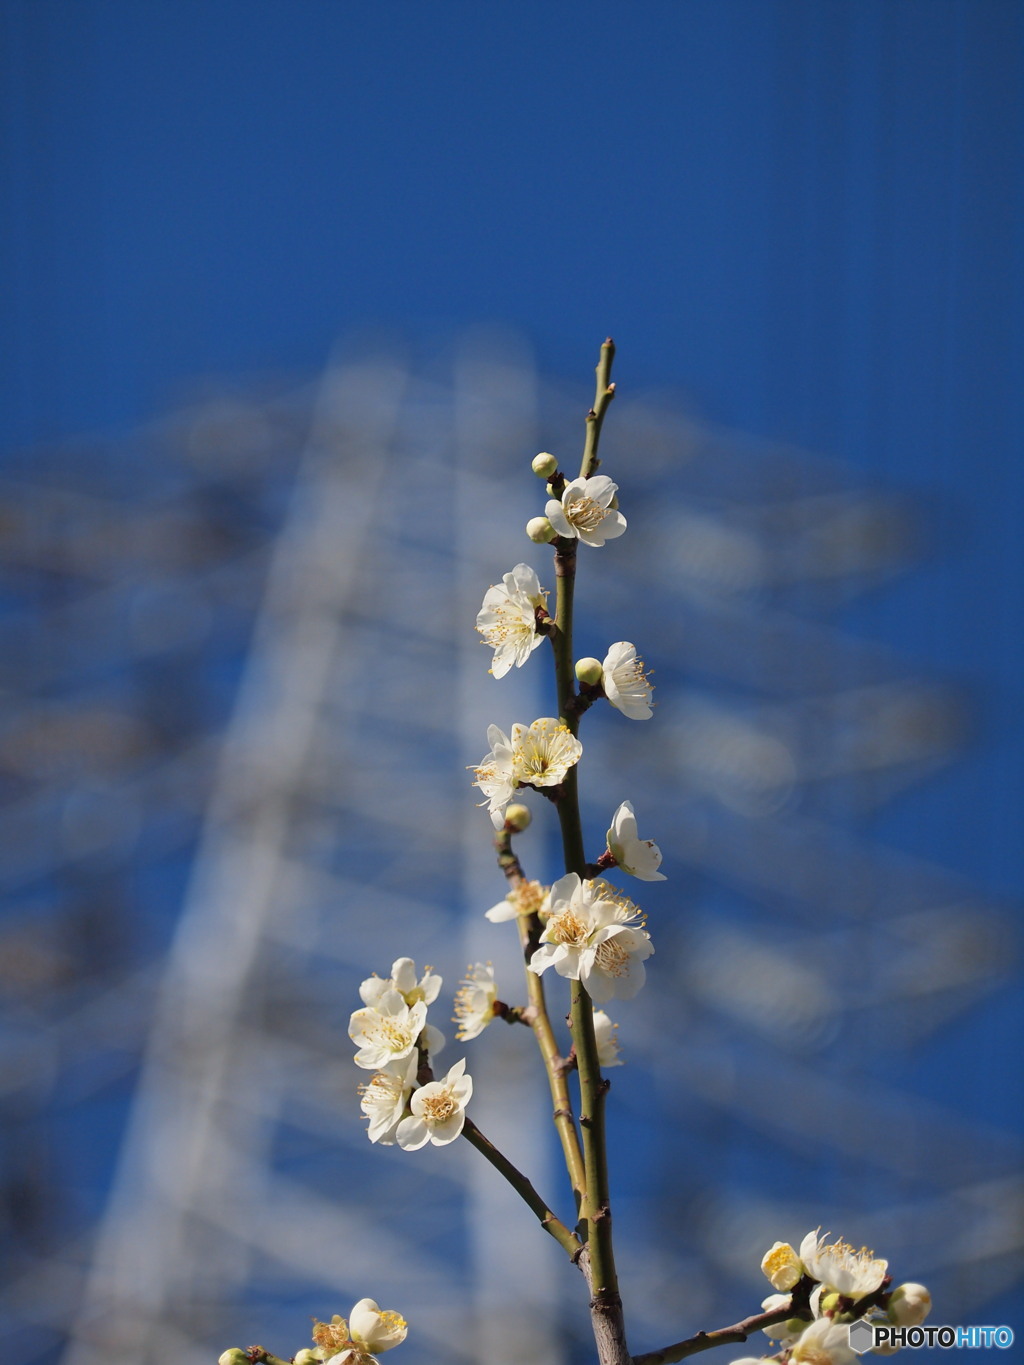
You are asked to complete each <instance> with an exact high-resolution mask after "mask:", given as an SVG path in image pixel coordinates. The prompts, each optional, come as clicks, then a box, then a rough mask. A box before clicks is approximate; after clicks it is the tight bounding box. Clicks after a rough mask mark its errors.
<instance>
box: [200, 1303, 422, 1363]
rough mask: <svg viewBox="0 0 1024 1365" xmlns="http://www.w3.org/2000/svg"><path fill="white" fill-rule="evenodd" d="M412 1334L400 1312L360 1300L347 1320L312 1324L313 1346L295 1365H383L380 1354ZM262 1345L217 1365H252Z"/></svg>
mask: <svg viewBox="0 0 1024 1365" xmlns="http://www.w3.org/2000/svg"><path fill="white" fill-rule="evenodd" d="M408 1334H409V1325H408V1323H407V1322H406V1321H405V1318H403V1317H402V1315H401V1314H400V1313H396V1312H395V1311H394V1310H393V1309H391V1308H381V1307H380V1306H379V1305H378V1304H377V1303H376V1301H375V1300H374V1299H360V1300H359V1302H358V1303H357V1304H355V1305H354V1307H353V1309H352V1311H351V1313H350V1314H349V1315H348V1320H347V1321H346V1320H345V1318H343V1317H341V1316H340V1314H338V1313H335V1315H334V1317H332V1318H331V1320H330V1322H314V1323H313V1340H314V1342H315V1343H316V1345H314V1346H309V1347H306V1348H305V1349H303V1350H301V1351H298V1352H296V1354H295V1356H294V1357H293V1361H294V1365H323V1362H326V1365H380V1363H379V1361H378V1360H377V1356H378V1355H383V1354H384V1352H385V1351H390V1350H391V1348H392V1347H393V1346H400V1345H401V1344H402V1342H403V1341H404V1340H405V1338H406V1337H407V1336H408ZM260 1351H262V1348H261V1347H259V1346H254V1347H251V1348H250V1349H249V1350H248V1351H243V1350H241V1349H240V1348H239V1347H237V1346H235V1347H233V1348H232V1349H231V1350H229V1351H225V1352H224V1353H223V1354H222V1355H221V1357H220V1359H219V1360H218V1362H217V1365H252V1361H253V1360H259V1359H266V1356H265V1355H257V1354H256V1353H257V1352H260Z"/></svg>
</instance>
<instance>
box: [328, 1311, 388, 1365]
mask: <svg viewBox="0 0 1024 1365" xmlns="http://www.w3.org/2000/svg"><path fill="white" fill-rule="evenodd" d="M408 1333H409V1328H408V1324H407V1323H406V1321H405V1319H404V1318H403V1317H402V1316H401V1314H399V1313H395V1312H393V1311H392V1310H391V1309H389V1308H385V1309H381V1308H379V1307H378V1306H377V1304H376V1302H375V1301H374V1300H373V1299H360V1300H359V1302H358V1303H357V1304H356V1305H355V1307H354V1308H353V1309H352V1312H351V1313H350V1314H349V1320H348V1322H346V1321H345V1319H344V1318H343V1317H340V1316H339V1315H338V1314H337V1313H335V1315H334V1317H333V1318H332V1319H331V1321H330V1322H318V1323H316V1324H315V1325H314V1327H313V1340H314V1341H315V1342H316V1343H317V1345H318V1349H317V1351H316V1352H315V1353H314V1354H316V1355H318V1356H320V1357H321V1359H323V1358H326V1359H327V1360H328V1365H378V1362H377V1357H376V1355H374V1352H375V1351H376V1352H379V1353H380V1354H383V1353H384V1352H385V1351H390V1350H391V1348H392V1347H393V1346H399V1345H401V1343H402V1342H403V1341H404V1340H405V1338H406V1336H407V1335H408Z"/></svg>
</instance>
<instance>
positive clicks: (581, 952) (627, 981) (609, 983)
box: [530, 872, 654, 1005]
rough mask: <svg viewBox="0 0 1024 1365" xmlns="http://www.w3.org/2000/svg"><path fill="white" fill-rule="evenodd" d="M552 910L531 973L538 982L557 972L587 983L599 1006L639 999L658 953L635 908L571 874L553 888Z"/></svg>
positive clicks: (608, 889)
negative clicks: (547, 973) (614, 1000)
mask: <svg viewBox="0 0 1024 1365" xmlns="http://www.w3.org/2000/svg"><path fill="white" fill-rule="evenodd" d="M548 904H549V908H550V912H551V913H550V918H549V919H548V922H547V924H546V925H545V927H544V932H543V933H542V934H541V936H540V947H539V948H538V949H537V951H536V952H535V953H534V954H533V957H532V958H531V959H530V971H531V972H536V973H537V975H538V976H539V975H540V974H541V973H542V972H545V971H547V969H548V968H549V967H554V969H555V971H556V972H557V973H558V975H559V976H564V977H568V978H569V980H570V981H582V983H583V985H584V986H585V987H586V988H587V992H588V993H589V995H590V998H591V999H592V1000H595V1001H596V1002H597V1003H598V1004H599V1005H603V1004H604V1003H605V1002H606V1001H608V1000H611V999H612V998H613V997H617V998H618V999H620V1000H629V999H631V998H632V997H633V996H634V995H636V993H637V991H638V990H639V989H640V987H641V986H642V985H643V984H644V980H645V977H646V970H645V968H644V959H645V958H648V957H650V955H651V954H652V953H653V952H654V947H653V945H652V943H651V939H650V935H649V934H648V933H647V931H646V930H645V929H642V928H641V927H640V923H641V922H642V919H643V917H642V915H641V914H640V911H639V910H638V909H637V908H636V906H635V905H634V904H633V902H632V901H631V900H628V899H627V898H626V897H625V896H622V895H620V894H619V892H617V891H616V890H615V888H614V887H612V886H609V885H608V883H607V882H604V881H594V882H584V881H581V880H580V878H579V877H578V876H577V875H576V873H575V872H570V873H568V874H567V875H566V876H564V877H560V878H559V879H558V881H557V882H555V883H554V885H553V886H552V888H551V893H550V896H549V898H548Z"/></svg>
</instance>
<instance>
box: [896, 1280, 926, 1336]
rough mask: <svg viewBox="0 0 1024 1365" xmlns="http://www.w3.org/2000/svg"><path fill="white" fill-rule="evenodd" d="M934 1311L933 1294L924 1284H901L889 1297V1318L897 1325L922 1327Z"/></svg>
mask: <svg viewBox="0 0 1024 1365" xmlns="http://www.w3.org/2000/svg"><path fill="white" fill-rule="evenodd" d="M931 1311H932V1296H931V1295H930V1294H929V1293H928V1290H927V1289H925V1287H924V1285H923V1284H914V1283H908V1284H899V1285H897V1286H896V1288H895V1289H894V1290H893V1291H892V1295H891V1296H890V1298H889V1308H888V1313H889V1319H890V1321H891V1322H894V1323H895V1324H896V1326H897V1327H920V1325H921V1323H922V1322H924V1320H925V1318H926V1317H927V1316H928V1314H929V1313H930V1312H931Z"/></svg>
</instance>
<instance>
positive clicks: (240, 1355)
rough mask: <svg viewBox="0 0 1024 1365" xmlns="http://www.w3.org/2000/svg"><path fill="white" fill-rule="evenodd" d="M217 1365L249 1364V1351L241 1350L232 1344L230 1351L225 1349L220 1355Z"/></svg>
mask: <svg viewBox="0 0 1024 1365" xmlns="http://www.w3.org/2000/svg"><path fill="white" fill-rule="evenodd" d="M217 1365H250V1357H249V1352H248V1351H243V1350H241V1349H240V1348H239V1347H238V1346H232V1348H231V1350H230V1351H225V1352H224V1354H223V1355H222V1356H221V1357H220V1359H219V1360H218V1361H217Z"/></svg>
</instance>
